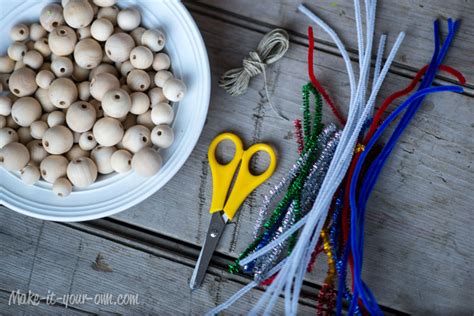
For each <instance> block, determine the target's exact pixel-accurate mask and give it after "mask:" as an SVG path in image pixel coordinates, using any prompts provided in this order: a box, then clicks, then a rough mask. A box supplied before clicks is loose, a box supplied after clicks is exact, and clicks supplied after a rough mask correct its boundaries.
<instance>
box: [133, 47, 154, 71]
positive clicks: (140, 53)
mask: <svg viewBox="0 0 474 316" xmlns="http://www.w3.org/2000/svg"><path fill="white" fill-rule="evenodd" d="M130 62H131V63H132V66H133V67H135V68H137V69H147V68H150V66H151V64H152V63H153V53H152V52H151V50H150V49H149V48H148V47H145V46H137V47H135V48H134V49H132V51H131V52H130Z"/></svg>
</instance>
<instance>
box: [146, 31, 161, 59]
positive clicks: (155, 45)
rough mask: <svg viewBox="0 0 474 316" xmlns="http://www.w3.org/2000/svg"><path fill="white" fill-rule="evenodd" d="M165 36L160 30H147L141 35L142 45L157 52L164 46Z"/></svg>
mask: <svg viewBox="0 0 474 316" xmlns="http://www.w3.org/2000/svg"><path fill="white" fill-rule="evenodd" d="M165 43H166V37H165V34H164V33H163V32H162V31H160V30H147V31H145V33H143V35H142V45H144V46H146V47H148V48H149V49H151V50H152V51H153V52H155V53H156V52H159V51H160V50H162V49H163V47H165Z"/></svg>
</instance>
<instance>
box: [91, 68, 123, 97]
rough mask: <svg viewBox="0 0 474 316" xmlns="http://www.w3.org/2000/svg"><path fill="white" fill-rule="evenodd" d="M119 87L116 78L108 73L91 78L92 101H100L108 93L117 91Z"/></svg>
mask: <svg viewBox="0 0 474 316" xmlns="http://www.w3.org/2000/svg"><path fill="white" fill-rule="evenodd" d="M119 87H120V82H119V80H118V79H117V77H115V76H114V75H112V74H110V73H100V74H97V75H95V76H94V77H93V78H92V80H91V83H90V93H91V95H92V97H94V99H96V100H98V101H102V99H103V98H104V95H105V94H106V93H107V92H108V91H110V90H114V89H118V88H119Z"/></svg>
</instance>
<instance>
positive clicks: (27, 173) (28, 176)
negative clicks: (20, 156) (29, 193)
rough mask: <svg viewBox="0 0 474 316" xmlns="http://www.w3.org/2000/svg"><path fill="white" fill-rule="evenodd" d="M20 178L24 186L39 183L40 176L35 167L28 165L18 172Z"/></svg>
mask: <svg viewBox="0 0 474 316" xmlns="http://www.w3.org/2000/svg"><path fill="white" fill-rule="evenodd" d="M20 177H21V180H22V181H23V183H24V184H26V185H33V184H35V183H36V182H38V181H39V179H40V177H41V175H40V171H39V169H38V167H37V166H35V165H33V164H29V165H27V166H26V167H25V168H23V169H21V170H20Z"/></svg>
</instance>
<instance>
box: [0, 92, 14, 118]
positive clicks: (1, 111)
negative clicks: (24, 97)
mask: <svg viewBox="0 0 474 316" xmlns="http://www.w3.org/2000/svg"><path fill="white" fill-rule="evenodd" d="M12 104H13V102H12V99H10V98H9V97H7V96H5V95H2V96H0V115H3V116H8V115H10V113H11V111H12Z"/></svg>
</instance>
